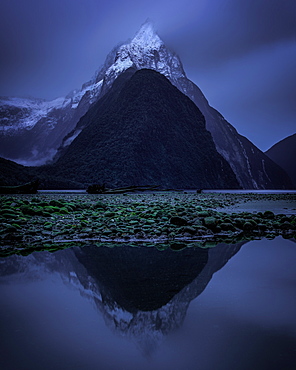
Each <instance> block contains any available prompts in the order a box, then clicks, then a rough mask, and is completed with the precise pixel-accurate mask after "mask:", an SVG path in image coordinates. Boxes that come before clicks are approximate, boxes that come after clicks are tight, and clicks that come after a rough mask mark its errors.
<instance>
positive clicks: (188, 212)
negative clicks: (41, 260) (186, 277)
mask: <svg viewBox="0 0 296 370" xmlns="http://www.w3.org/2000/svg"><path fill="white" fill-rule="evenodd" d="M278 235H282V236H283V237H286V238H295V235H296V194H287V193H277V194H271V193H269V194H262V193H261V194H259V193H247V194H245V193H244V194H242V193H236V194H233V193H201V194H196V193H193V192H192V193H191V192H182V193H181V192H161V193H158V192H154V193H149V194H147V193H128V194H116V195H115V194H73V193H50V194H49V193H38V194H34V195H21V194H20V195H1V196H0V256H7V255H11V254H29V253H32V252H33V251H38V250H49V251H52V252H53V251H55V250H59V249H63V248H68V247H71V246H73V245H79V244H82V245H86V244H90V243H92V244H97V245H102V244H104V243H105V244H106V243H109V244H112V243H113V244H122V245H126V244H127V243H129V244H137V245H141V244H143V245H144V244H148V245H155V246H157V247H158V248H163V249H165V248H166V247H171V248H172V249H175V250H179V249H182V248H183V247H185V246H186V245H188V246H197V247H207V246H213V245H214V244H215V243H216V244H218V243H219V242H224V243H233V242H235V241H237V240H239V241H242V240H251V239H258V238H264V237H267V238H273V237H276V236H278ZM162 245H163V246H162Z"/></svg>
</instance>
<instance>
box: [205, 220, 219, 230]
mask: <svg viewBox="0 0 296 370" xmlns="http://www.w3.org/2000/svg"><path fill="white" fill-rule="evenodd" d="M203 224H204V226H206V227H207V228H209V229H211V230H213V229H215V228H216V226H217V224H218V220H217V219H216V218H215V217H205V218H204V220H203Z"/></svg>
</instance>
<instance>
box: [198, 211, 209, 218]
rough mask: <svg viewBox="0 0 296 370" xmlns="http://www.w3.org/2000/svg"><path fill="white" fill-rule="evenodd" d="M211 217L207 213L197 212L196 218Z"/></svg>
mask: <svg viewBox="0 0 296 370" xmlns="http://www.w3.org/2000/svg"><path fill="white" fill-rule="evenodd" d="M209 216H211V215H210V213H209V212H208V211H201V212H197V217H209Z"/></svg>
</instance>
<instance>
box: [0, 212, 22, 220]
mask: <svg viewBox="0 0 296 370" xmlns="http://www.w3.org/2000/svg"><path fill="white" fill-rule="evenodd" d="M2 217H4V218H6V219H14V218H17V217H18V214H16V213H13V212H5V213H2Z"/></svg>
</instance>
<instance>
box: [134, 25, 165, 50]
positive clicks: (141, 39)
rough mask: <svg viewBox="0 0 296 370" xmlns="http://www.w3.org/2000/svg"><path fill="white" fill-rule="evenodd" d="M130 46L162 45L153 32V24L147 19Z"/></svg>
mask: <svg viewBox="0 0 296 370" xmlns="http://www.w3.org/2000/svg"><path fill="white" fill-rule="evenodd" d="M131 44H142V45H146V46H147V45H150V46H152V44H154V45H155V44H163V42H162V41H161V39H160V37H159V36H158V35H157V33H156V31H155V27H154V24H153V22H152V21H151V20H149V19H147V20H146V22H144V23H143V24H142V26H141V28H140V30H139V31H138V32H137V33H136V36H135V37H134V38H133V39H132V41H131Z"/></svg>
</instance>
